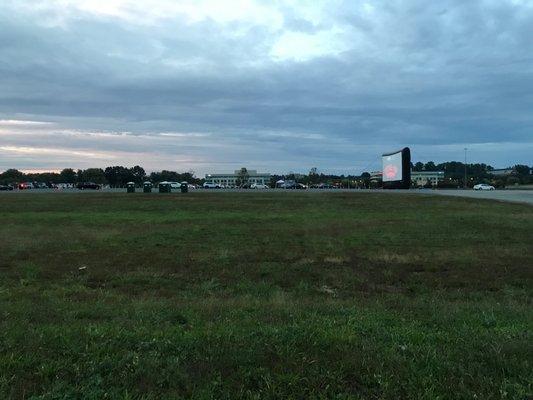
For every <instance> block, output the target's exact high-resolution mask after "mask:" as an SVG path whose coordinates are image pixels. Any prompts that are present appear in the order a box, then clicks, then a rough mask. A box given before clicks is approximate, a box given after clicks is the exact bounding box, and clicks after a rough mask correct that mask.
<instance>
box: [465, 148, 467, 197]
mask: <svg viewBox="0 0 533 400" xmlns="http://www.w3.org/2000/svg"><path fill="white" fill-rule="evenodd" d="M466 150H467V148H466V147H465V184H464V188H465V189H466Z"/></svg>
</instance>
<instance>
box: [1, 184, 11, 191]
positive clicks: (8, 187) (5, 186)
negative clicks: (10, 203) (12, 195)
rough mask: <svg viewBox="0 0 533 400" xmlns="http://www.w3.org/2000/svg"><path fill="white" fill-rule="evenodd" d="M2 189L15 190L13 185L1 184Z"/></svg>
mask: <svg viewBox="0 0 533 400" xmlns="http://www.w3.org/2000/svg"><path fill="white" fill-rule="evenodd" d="M0 190H13V186H9V185H0Z"/></svg>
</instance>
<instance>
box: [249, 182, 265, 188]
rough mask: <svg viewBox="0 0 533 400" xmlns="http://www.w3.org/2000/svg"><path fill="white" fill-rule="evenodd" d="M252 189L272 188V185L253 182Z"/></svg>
mask: <svg viewBox="0 0 533 400" xmlns="http://www.w3.org/2000/svg"><path fill="white" fill-rule="evenodd" d="M250 189H270V186H268V185H265V184H263V183H252V184H251V185H250Z"/></svg>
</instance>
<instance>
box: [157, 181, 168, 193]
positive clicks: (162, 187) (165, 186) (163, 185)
mask: <svg viewBox="0 0 533 400" xmlns="http://www.w3.org/2000/svg"><path fill="white" fill-rule="evenodd" d="M159 193H170V183H168V182H161V183H159Z"/></svg>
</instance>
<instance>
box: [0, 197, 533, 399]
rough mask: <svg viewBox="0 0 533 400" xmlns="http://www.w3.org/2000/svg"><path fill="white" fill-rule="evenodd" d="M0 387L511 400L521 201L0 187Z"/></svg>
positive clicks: (529, 354) (526, 354)
mask: <svg viewBox="0 0 533 400" xmlns="http://www.w3.org/2000/svg"><path fill="white" fill-rule="evenodd" d="M0 238H1V240H0V399H105V398H109V399H160V398H165V399H173V398H176V399H178V398H194V399H239V398H243V399H280V398H284V399H291V398H292V399H310V398H318V399H526V398H530V397H528V396H532V394H533V383H532V382H533V345H532V343H533V340H532V339H533V337H532V336H533V335H532V327H533V326H532V325H533V311H532V310H533V307H531V305H532V304H531V299H532V296H531V294H532V287H533V285H532V284H533V251H532V250H533V246H532V239H533V208H532V207H531V206H527V205H517V204H505V203H499V202H493V201H479V200H473V199H461V198H448V197H431V196H416V195H400V194H394V195H392V194H390V195H387V194H372V193H319V194H316V193H314V194H307V193H290V194H288V193H261V194H252V193H244V194H239V193H227V194H226V193H189V194H187V195H180V194H176V195H175V194H172V195H156V194H152V195H145V194H129V195H128V194H106V193H99V194H96V193H93V194H40V195H39V194H9V195H4V196H0Z"/></svg>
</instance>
